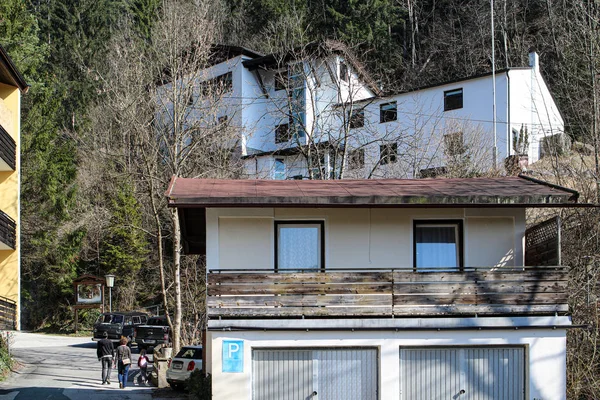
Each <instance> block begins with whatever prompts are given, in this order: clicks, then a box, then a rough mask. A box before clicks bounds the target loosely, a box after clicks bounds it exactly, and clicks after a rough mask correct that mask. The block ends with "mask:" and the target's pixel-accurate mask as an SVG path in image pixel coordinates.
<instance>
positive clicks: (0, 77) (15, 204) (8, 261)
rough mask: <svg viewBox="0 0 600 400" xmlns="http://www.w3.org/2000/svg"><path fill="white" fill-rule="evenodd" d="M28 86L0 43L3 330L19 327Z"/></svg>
mask: <svg viewBox="0 0 600 400" xmlns="http://www.w3.org/2000/svg"><path fill="white" fill-rule="evenodd" d="M27 89H28V85H27V83H26V82H25V80H24V79H23V76H22V75H21V74H20V72H19V71H18V70H17V68H16V67H15V65H14V63H13V62H12V60H11V59H10V57H9V56H8V54H7V53H6V51H5V50H4V48H2V46H0V329H19V327H20V289H21V288H20V286H21V280H20V272H21V271H20V249H19V247H20V246H19V240H20V238H19V218H20V217H19V216H20V205H19V193H20V172H19V171H20V157H19V154H20V121H21V94H22V93H26V92H27Z"/></svg>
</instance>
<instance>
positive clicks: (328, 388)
mask: <svg viewBox="0 0 600 400" xmlns="http://www.w3.org/2000/svg"><path fill="white" fill-rule="evenodd" d="M377 387H378V362H377V350H376V349H364V348H345V349H255V350H253V351H252V398H253V399H255V400H307V399H308V400H310V399H314V400H377Z"/></svg>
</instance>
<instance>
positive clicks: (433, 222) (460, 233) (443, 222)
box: [412, 219, 465, 273]
mask: <svg viewBox="0 0 600 400" xmlns="http://www.w3.org/2000/svg"><path fill="white" fill-rule="evenodd" d="M417 225H429V226H431V227H435V226H439V227H444V226H448V225H456V229H457V241H458V243H457V248H458V255H457V256H458V266H457V267H456V268H445V267H444V268H442V267H440V268H437V270H436V268H425V269H427V271H422V270H421V271H419V266H418V265H417V235H416V233H417ZM463 225H464V221H463V220H462V219H413V230H412V241H413V246H412V247H413V272H420V273H427V272H447V271H456V272H464V270H465V259H464V246H465V234H464V226H463ZM421 269H423V267H421Z"/></svg>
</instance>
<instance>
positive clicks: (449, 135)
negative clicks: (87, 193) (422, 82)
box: [189, 42, 564, 179]
mask: <svg viewBox="0 0 600 400" xmlns="http://www.w3.org/2000/svg"><path fill="white" fill-rule="evenodd" d="M238 49H239V48H238ZM196 80H197V82H195V83H194V84H195V85H196V86H197V88H196V90H195V98H196V100H195V101H193V102H191V103H190V107H191V108H192V109H194V111H193V112H190V117H189V118H190V119H197V120H202V119H206V120H207V121H205V123H208V124H211V123H214V124H221V123H226V124H227V125H228V126H230V127H232V128H233V129H235V130H236V131H237V132H239V133H238V136H239V140H238V141H237V142H236V144H235V145H236V146H237V148H238V149H239V153H240V154H241V156H242V158H243V160H244V168H245V171H246V173H247V175H248V177H249V178H265V179H306V178H312V179H315V178H316V179H329V178H332V177H334V178H339V177H345V178H388V177H396V178H398V177H400V178H414V177H426V176H430V175H431V174H432V172H436V171H437V172H440V171H442V170H443V169H451V168H455V167H456V164H461V163H467V164H469V165H471V166H472V167H473V168H479V169H486V168H490V167H492V166H494V165H496V166H497V167H498V168H502V167H503V166H504V163H505V160H506V159H507V158H508V157H510V156H518V157H521V158H522V157H523V156H527V157H528V162H535V161H537V160H538V159H539V158H540V157H542V156H544V155H545V154H548V153H549V152H552V151H554V150H555V149H556V147H557V146H560V145H561V144H562V143H563V138H564V121H563V119H562V117H561V115H560V111H559V110H558V108H557V106H556V103H555V102H554V100H553V98H552V95H551V93H550V91H549V89H548V86H547V85H546V83H545V81H544V79H543V77H542V75H541V73H540V66H539V57H538V55H537V53H535V52H532V53H531V54H530V55H529V66H527V67H520V68H509V69H504V70H499V71H497V72H496V73H495V74H494V75H492V74H491V73H489V74H482V75H478V76H473V77H468V78H465V79H461V80H456V81H452V82H445V83H440V84H437V85H433V86H428V87H423V88H417V89H415V90H411V91H406V92H403V93H398V94H394V95H389V96H384V95H383V94H382V92H381V91H380V90H379V88H378V87H377V85H376V84H375V83H374V82H373V81H372V79H371V78H370V77H369V75H368V74H367V73H366V72H365V70H364V68H363V67H362V66H361V64H360V63H359V62H358V61H356V59H355V58H354V56H353V55H352V53H351V52H350V51H349V50H348V49H346V48H345V47H344V46H342V45H340V44H339V43H336V42H323V43H313V44H310V45H308V46H306V47H304V48H302V49H298V50H294V51H290V52H287V53H282V54H270V55H260V54H258V53H256V52H252V51H249V50H245V51H237V52H235V51H231V52H229V53H228V57H224V58H221V59H219V62H216V63H215V64H213V65H210V66H209V67H207V68H206V69H205V70H204V71H202V72H201V73H200V74H199V77H198V78H197V79H196ZM223 82H227V84H226V85H225V90H221V91H220V96H218V99H215V97H214V96H213V97H210V96H209V98H210V100H209V101H210V102H212V103H211V105H212V106H214V104H215V103H216V104H218V105H217V106H216V107H215V108H216V110H218V111H216V112H211V115H206V111H205V110H206V109H207V108H209V107H207V105H206V101H207V100H206V99H207V97H206V96H205V95H203V94H206V89H205V88H206V86H207V85H208V86H210V85H211V84H218V86H219V88H220V89H223V87H224V85H223ZM494 83H495V96H493V95H492V94H493V93H494V91H493V89H494V85H493V84H494ZM494 98H495V105H494ZM494 109H495V110H496V111H495V117H494ZM213 114H214V115H213ZM459 166H460V165H459Z"/></svg>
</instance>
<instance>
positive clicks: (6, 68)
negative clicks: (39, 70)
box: [0, 46, 29, 93]
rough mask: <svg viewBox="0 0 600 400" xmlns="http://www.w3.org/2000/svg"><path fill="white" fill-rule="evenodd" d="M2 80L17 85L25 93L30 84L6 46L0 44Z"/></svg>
mask: <svg viewBox="0 0 600 400" xmlns="http://www.w3.org/2000/svg"><path fill="white" fill-rule="evenodd" d="M0 82H2V83H5V84H7V85H10V86H16V87H18V88H19V90H20V91H21V92H23V93H27V90H29V85H28V84H27V82H25V78H23V75H21V73H20V72H19V70H18V69H17V67H16V65H15V63H14V62H13V61H12V59H11V58H10V56H9V55H8V53H7V52H6V50H4V47H2V46H0Z"/></svg>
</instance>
